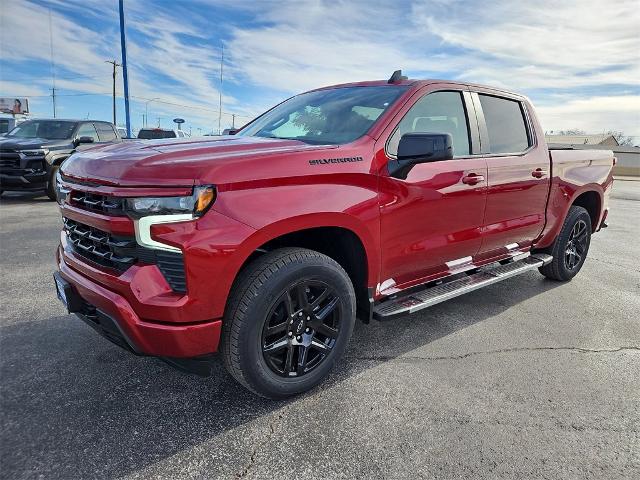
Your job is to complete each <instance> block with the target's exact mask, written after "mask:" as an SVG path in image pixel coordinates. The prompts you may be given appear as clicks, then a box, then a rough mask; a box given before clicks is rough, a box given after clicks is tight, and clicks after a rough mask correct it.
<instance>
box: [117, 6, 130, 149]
mask: <svg viewBox="0 0 640 480" xmlns="http://www.w3.org/2000/svg"><path fill="white" fill-rule="evenodd" d="M118 6H119V11H120V47H121V48H122V78H123V80H124V114H125V120H126V125H127V137H131V119H130V117H129V76H128V74H127V40H126V37H125V33H124V0H120V1H119V2H118Z"/></svg>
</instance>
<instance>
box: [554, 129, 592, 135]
mask: <svg viewBox="0 0 640 480" xmlns="http://www.w3.org/2000/svg"><path fill="white" fill-rule="evenodd" d="M586 134H587V132H585V131H584V130H580V129H579V128H572V129H569V130H560V131H559V132H555V135H586Z"/></svg>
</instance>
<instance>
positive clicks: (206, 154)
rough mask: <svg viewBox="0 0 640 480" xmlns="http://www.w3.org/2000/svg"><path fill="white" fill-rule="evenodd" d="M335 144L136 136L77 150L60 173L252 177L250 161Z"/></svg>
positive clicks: (97, 177)
mask: <svg viewBox="0 0 640 480" xmlns="http://www.w3.org/2000/svg"><path fill="white" fill-rule="evenodd" d="M333 148H336V147H335V146H333V145H308V144H306V143H304V142H300V141H297V140H281V139H274V138H261V137H235V136H219V137H211V138H204V139H188V140H185V139H162V140H134V141H125V142H122V143H118V144H113V145H108V146H104V147H96V148H92V149H89V150H85V151H82V152H78V153H75V154H73V155H72V156H71V157H69V159H68V160H67V161H66V162H64V164H63V166H62V173H63V174H64V175H65V176H67V177H70V178H74V179H77V180H82V181H90V182H94V183H100V184H105V185H113V186H131V187H144V186H191V185H194V184H204V183H218V182H219V181H221V179H223V178H224V181H242V180H251V179H253V178H252V171H253V172H255V169H252V165H251V163H255V162H258V161H259V160H260V159H262V158H264V157H270V156H274V155H280V156H282V155H289V154H294V153H296V152H307V151H310V150H326V149H333ZM232 172H233V173H232Z"/></svg>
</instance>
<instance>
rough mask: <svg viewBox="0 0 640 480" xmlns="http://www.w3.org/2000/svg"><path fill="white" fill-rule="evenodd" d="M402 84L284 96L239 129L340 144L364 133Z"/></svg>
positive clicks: (242, 133)
mask: <svg viewBox="0 0 640 480" xmlns="http://www.w3.org/2000/svg"><path fill="white" fill-rule="evenodd" d="M406 88H407V87H406V86H403V85H381V86H369V87H339V88H332V89H328V90H318V91H314V92H308V93H303V94H301V95H297V96H295V97H292V98H290V99H289V100H286V101H285V102H283V103H281V104H280V105H278V106H277V107H275V108H273V109H272V110H270V111H268V112H267V113H265V114H264V115H262V116H261V117H259V118H257V119H256V120H255V121H253V122H252V123H251V124H249V125H248V126H247V127H245V128H243V129H242V130H241V131H240V132H238V135H239V136H250V137H268V138H283V139H289V140H300V141H302V142H306V143H311V144H321V145H326V144H332V145H335V144H343V143H349V142H352V141H354V140H356V139H358V138H360V137H361V136H362V135H364V134H365V133H367V132H368V131H369V129H370V128H371V127H372V126H373V124H374V123H375V122H376V120H378V118H379V117H380V115H382V113H383V112H384V111H385V110H386V109H387V108H389V106H391V105H392V104H393V103H394V102H395V101H396V100H397V99H398V97H399V96H400V95H401V94H402V93H403V92H404V91H405V90H406Z"/></svg>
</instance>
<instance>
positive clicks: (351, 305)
mask: <svg viewBox="0 0 640 480" xmlns="http://www.w3.org/2000/svg"><path fill="white" fill-rule="evenodd" d="M354 323H355V293H354V291H353V285H352V284H351V281H350V279H349V276H348V275H347V273H346V272H345V271H344V270H343V269H342V267H341V266H340V265H339V264H338V263H336V262H335V261H334V260H332V259H331V258H329V257H327V256H326V255H322V254H320V253H318V252H315V251H312V250H306V249H302V248H284V249H280V250H275V251H273V252H270V253H267V254H265V255H264V256H262V257H260V258H259V259H257V260H255V261H254V262H253V263H252V264H250V265H249V266H248V267H247V268H246V269H245V270H244V271H243V272H242V273H241V275H240V278H239V279H238V281H237V282H236V284H235V286H234V291H233V293H232V295H231V298H230V300H229V305H228V307H227V311H226V313H225V318H224V323H223V327H222V328H223V332H222V354H223V359H224V362H225V366H226V367H227V369H228V371H229V373H231V375H233V377H234V378H235V379H236V380H238V381H239V382H240V383H241V384H242V385H244V386H245V387H247V388H249V389H250V390H252V391H253V392H255V393H257V394H258V395H261V396H263V397H267V398H284V397H287V396H290V395H294V394H297V393H301V392H304V391H306V390H309V389H310V388H312V387H314V386H315V385H317V384H319V383H320V382H321V381H322V380H323V379H324V378H325V377H326V376H327V375H328V373H329V371H330V370H331V368H332V366H333V365H334V363H335V361H336V360H337V359H338V358H340V356H341V355H342V354H343V352H344V350H345V348H346V346H347V343H348V342H349V338H350V337H351V333H352V331H353V326H354Z"/></svg>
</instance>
